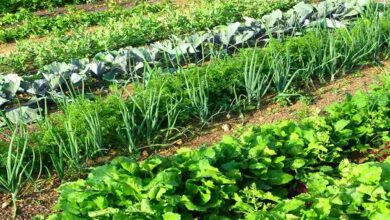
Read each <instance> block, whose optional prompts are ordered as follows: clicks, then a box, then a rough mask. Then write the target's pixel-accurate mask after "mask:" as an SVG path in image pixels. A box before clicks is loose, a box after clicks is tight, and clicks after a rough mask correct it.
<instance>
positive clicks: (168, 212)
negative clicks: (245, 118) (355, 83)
mask: <svg viewBox="0 0 390 220" xmlns="http://www.w3.org/2000/svg"><path fill="white" fill-rule="evenodd" d="M383 83H384V84H383V85H380V86H375V87H374V88H373V90H372V91H371V92H369V93H357V94H356V95H355V96H353V97H351V96H348V97H347V99H346V100H345V101H344V102H341V103H338V104H333V105H332V106H330V107H329V108H327V109H326V111H325V116H314V117H310V118H306V119H304V120H302V121H300V122H292V121H283V122H279V123H275V124H269V125H263V126H259V127H251V128H248V129H243V130H242V131H241V132H240V135H239V136H238V137H229V136H227V137H224V138H223V140H222V141H221V142H220V143H218V144H216V145H214V146H212V147H204V148H201V149H200V150H197V151H196V150H189V149H182V150H180V152H179V153H178V154H177V155H174V156H170V157H165V158H164V157H160V156H152V157H150V158H148V159H146V160H145V161H142V162H139V161H137V160H133V159H130V158H125V157H120V158H117V159H115V160H113V161H112V163H111V164H109V165H104V166H101V167H97V168H95V169H94V170H93V171H92V172H91V173H90V174H89V176H88V178H87V179H86V180H78V181H76V182H71V183H65V184H63V185H62V186H61V187H60V193H61V195H60V198H59V202H58V205H57V209H58V210H59V211H62V212H61V213H60V214H56V215H54V216H52V217H51V219H74V218H88V217H90V218H100V219H127V218H132V219H194V218H200V219H221V218H222V219H240V218H247V219H295V218H304V219H329V218H335V219H338V218H348V219H349V218H352V219H385V218H388V217H389V216H390V198H389V192H390V188H389V185H388V184H389V181H390V159H387V160H386V161H385V162H383V163H378V162H371V163H364V164H361V165H356V164H351V163H349V162H348V161H347V160H344V159H345V158H348V157H349V156H350V155H351V153H352V152H367V150H368V149H375V148H379V147H381V146H382V147H384V146H385V144H388V142H389V141H390V136H389V132H390V117H389V116H390V77H389V75H387V76H386V77H385V78H384V80H383ZM363 155H365V154H363ZM365 156H366V157H367V158H368V159H369V160H370V157H369V155H365Z"/></svg>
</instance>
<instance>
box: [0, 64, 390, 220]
mask: <svg viewBox="0 0 390 220" xmlns="http://www.w3.org/2000/svg"><path fill="white" fill-rule="evenodd" d="M387 70H390V60H388V61H385V62H383V67H381V68H380V67H366V68H363V69H361V70H360V71H357V72H356V73H355V74H349V75H348V76H346V77H343V78H341V79H337V80H335V81H334V82H332V83H330V84H328V85H326V86H323V87H320V88H318V89H317V90H315V91H314V92H313V96H314V97H315V101H314V102H313V103H312V104H309V105H306V104H304V103H302V102H297V103H295V104H293V105H291V106H286V107H281V106H279V105H278V104H269V105H266V106H264V107H263V108H262V109H260V110H257V111H254V112H252V113H251V114H249V115H247V116H246V117H244V118H242V119H240V118H231V119H228V120H221V121H219V122H218V123H215V124H214V125H213V126H212V127H211V128H209V129H208V130H207V131H203V132H202V133H201V134H198V136H197V137H195V138H193V139H192V140H188V141H187V140H178V141H176V142H175V143H174V145H176V146H173V147H170V148H168V149H166V150H161V151H156V152H152V153H150V152H147V151H144V152H143V153H142V158H146V157H148V156H150V154H159V155H162V156H169V155H172V154H174V153H176V152H177V150H178V149H179V148H181V147H189V148H193V149H197V148H199V147H200V146H203V145H206V146H210V145H212V144H213V143H216V142H218V141H219V140H220V139H221V138H222V136H224V135H233V134H234V132H235V130H236V128H238V127H241V126H242V125H261V124H265V123H273V122H277V121H281V120H286V119H291V120H297V119H300V118H302V117H306V116H307V115H310V114H311V113H312V112H318V111H321V110H323V109H324V108H325V107H326V106H329V105H330V104H332V103H334V102H339V101H342V100H343V99H344V98H345V94H347V93H350V94H354V93H355V92H356V91H358V90H360V91H368V89H369V85H370V84H372V83H374V82H380V81H379V80H380V78H379V76H380V73H382V72H384V71H387ZM127 89H128V90H130V91H131V90H132V88H127ZM179 145H180V147H179ZM107 158H108V159H103V160H102V161H101V163H104V162H105V161H107V160H110V159H111V158H113V155H109V156H107ZM42 186H44V188H43V190H41V192H39V193H37V192H33V190H29V191H28V192H27V193H25V194H24V195H23V198H22V199H20V200H19V201H18V217H17V219H32V218H33V217H34V216H35V215H38V214H43V215H48V214H50V213H51V208H52V207H53V205H54V204H55V202H56V200H57V198H58V193H57V192H56V189H57V187H58V186H59V182H58V180H57V179H56V178H52V179H51V180H45V181H44V182H43V183H42ZM38 188H39V187H38ZM30 189H32V188H31V187H30ZM0 205H1V206H3V209H2V210H4V211H2V212H0V219H9V218H10V215H11V213H12V203H10V198H9V197H8V196H5V195H4V194H0Z"/></svg>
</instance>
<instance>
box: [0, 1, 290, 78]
mask: <svg viewBox="0 0 390 220" xmlns="http://www.w3.org/2000/svg"><path fill="white" fill-rule="evenodd" d="M296 2H297V1H296V0H283V1H268V0H255V1H242V0H240V1H238V0H229V1H220V0H218V1H211V2H210V1H201V2H198V3H196V4H194V6H193V7H192V8H190V9H188V8H184V9H183V8H180V7H176V6H174V5H173V4H157V5H153V6H148V7H139V10H133V11H132V13H131V15H128V16H124V17H119V18H118V19H110V20H109V21H108V22H106V24H105V25H104V26H103V27H109V28H99V29H97V30H94V31H92V32H91V31H88V30H87V27H79V28H74V29H73V30H72V33H71V34H68V35H66V36H64V35H63V32H61V31H60V32H59V33H58V34H55V33H52V34H53V36H50V37H48V38H46V39H45V41H42V42H36V41H33V40H26V41H22V42H20V43H18V46H17V50H16V51H14V52H13V53H11V54H9V55H5V56H1V57H0V66H1V68H0V69H1V71H5V72H18V73H20V74H22V73H23V72H25V71H28V70H37V69H39V68H41V67H43V66H44V65H47V64H50V63H52V62H54V61H58V62H61V61H66V62H70V61H71V60H72V59H77V58H83V57H91V56H93V55H95V54H96V53H98V52H102V51H106V50H114V49H119V48H122V47H125V46H140V45H145V44H147V43H150V42H153V41H156V40H160V39H167V38H168V37H169V36H171V35H172V34H173V35H180V34H185V33H192V32H195V31H200V30H205V29H207V28H212V27H215V26H217V25H221V24H226V23H229V22H235V21H239V20H242V19H243V17H244V16H251V17H254V18H259V17H261V16H262V15H264V14H266V13H268V12H271V11H272V10H274V9H286V8H289V7H291V6H293V5H294V4H295V3H296ZM159 5H160V6H159ZM253 5H258V7H252V6H253ZM161 7H162V8H161ZM158 8H160V9H158ZM156 9H158V10H156Z"/></svg>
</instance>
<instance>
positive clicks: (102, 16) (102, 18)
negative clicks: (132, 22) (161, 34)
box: [0, 3, 172, 43]
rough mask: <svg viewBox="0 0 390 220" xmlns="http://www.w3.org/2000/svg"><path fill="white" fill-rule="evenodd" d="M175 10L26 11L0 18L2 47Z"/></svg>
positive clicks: (155, 6)
mask: <svg viewBox="0 0 390 220" xmlns="http://www.w3.org/2000/svg"><path fill="white" fill-rule="evenodd" d="M162 10H172V6H171V5H169V4H163V3H156V4H153V5H152V4H139V5H136V6H134V7H131V8H114V9H113V10H107V11H96V12H87V11H83V10H78V9H74V8H69V9H68V11H67V13H65V14H59V15H54V16H41V15H36V14H34V13H33V12H30V11H27V10H23V11H20V12H18V13H17V14H8V15H5V16H3V17H1V18H0V27H2V28H1V30H0V43H9V42H14V41H17V40H21V39H25V38H28V37H31V36H47V35H53V34H55V35H65V34H66V33H67V32H69V31H70V30H72V29H77V28H79V27H90V26H96V25H99V26H105V27H106V28H109V26H106V24H107V23H108V22H111V23H112V22H114V21H115V22H118V20H124V19H126V18H127V17H130V16H131V17H135V16H141V15H144V14H148V13H158V12H161V11H162Z"/></svg>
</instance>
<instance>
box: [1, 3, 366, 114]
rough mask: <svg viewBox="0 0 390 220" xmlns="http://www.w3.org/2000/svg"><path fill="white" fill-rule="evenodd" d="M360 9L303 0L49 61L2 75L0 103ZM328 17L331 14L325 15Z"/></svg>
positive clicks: (139, 71) (216, 51) (203, 54)
mask: <svg viewBox="0 0 390 220" xmlns="http://www.w3.org/2000/svg"><path fill="white" fill-rule="evenodd" d="M347 6H348V7H347ZM360 10H362V8H361V7H360V6H359V5H347V4H346V3H344V2H338V1H336V2H332V3H327V2H322V3H320V4H318V5H316V7H313V6H311V5H308V4H304V3H300V4H298V5H296V6H295V7H294V8H292V9H291V10H289V11H287V12H286V13H284V14H283V13H282V12H281V11H280V10H276V11H274V12H272V13H271V14H269V15H265V16H263V17H262V19H261V20H255V19H249V18H247V22H246V23H243V24H241V23H238V22H237V23H233V24H230V25H228V26H226V27H223V28H222V27H219V28H216V29H214V30H213V31H209V32H207V33H200V34H195V35H191V36H189V37H187V38H184V39H179V38H176V39H175V40H167V41H162V42H157V43H154V44H152V45H150V47H140V48H132V47H129V48H125V49H121V50H119V51H111V52H106V53H99V54H97V55H96V56H95V57H94V59H93V60H92V61H91V62H90V63H89V61H88V60H86V59H82V60H76V61H74V62H73V63H71V64H66V63H59V62H55V63H52V64H50V65H48V66H45V67H44V68H43V69H42V70H41V71H40V72H39V73H38V75H37V76H34V77H24V79H23V78H21V77H19V76H17V75H15V74H9V75H5V76H3V77H2V81H0V83H1V84H3V89H2V91H0V92H2V94H0V95H1V96H0V97H2V100H0V105H1V104H5V103H7V102H8V101H10V100H11V99H12V98H13V97H15V95H16V93H17V92H25V93H28V94H30V95H38V96H45V95H46V94H47V93H49V92H51V91H53V90H54V91H55V90H57V91H62V90H63V89H64V86H66V85H71V86H72V87H73V86H77V85H80V84H83V85H85V84H94V83H88V81H90V80H91V79H104V80H107V81H118V80H121V79H125V80H128V79H129V78H130V79H132V80H136V79H138V78H139V77H141V78H147V76H148V75H150V74H151V72H152V69H156V68H162V69H163V71H165V72H167V71H168V72H169V71H170V70H172V68H174V69H175V68H177V67H178V66H179V67H180V66H181V65H184V64H189V63H193V62H195V63H202V62H204V61H205V60H207V59H212V57H218V56H220V55H221V54H224V53H229V51H232V50H234V49H237V48H239V47H242V46H255V45H257V44H261V43H262V42H267V41H269V40H270V35H282V34H291V33H293V35H294V34H297V32H298V31H300V30H301V29H302V28H307V29H310V28H319V26H320V25H321V22H322V21H323V22H325V23H326V24H325V25H327V26H329V25H331V27H341V26H343V25H345V24H344V23H342V22H341V21H340V19H342V18H346V17H351V16H355V15H357V14H359V12H360ZM324 17H329V18H331V19H329V18H326V19H325V20H322V18H324ZM336 19H337V20H336ZM271 38H272V37H271ZM167 69H168V70H167ZM31 79H32V80H31ZM0 99H1V98H0ZM16 111H18V110H16ZM11 114H13V113H11Z"/></svg>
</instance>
